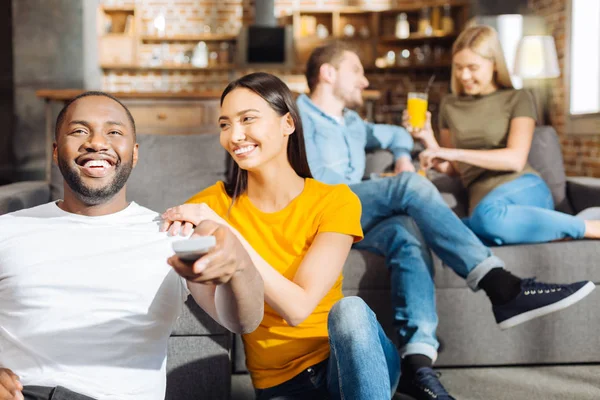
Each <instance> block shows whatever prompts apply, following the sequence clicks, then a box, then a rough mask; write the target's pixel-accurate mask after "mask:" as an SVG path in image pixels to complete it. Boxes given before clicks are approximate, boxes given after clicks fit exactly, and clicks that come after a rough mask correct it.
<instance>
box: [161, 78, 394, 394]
mask: <svg viewBox="0 0 600 400" xmlns="http://www.w3.org/2000/svg"><path fill="white" fill-rule="evenodd" d="M219 125H220V127H221V145H222V146H223V147H224V148H225V150H227V152H228V153H229V155H230V156H231V159H230V161H233V162H231V163H230V168H229V172H228V175H227V179H226V181H225V182H218V183H217V184H216V185H213V186H211V187H209V188H207V189H205V190H203V191H202V192H200V193H198V194H196V195H195V196H193V197H192V198H191V199H190V200H189V201H188V202H187V203H188V204H185V205H182V206H179V207H175V208H173V209H169V210H167V212H165V214H164V215H163V218H165V220H167V221H168V222H167V223H171V222H172V225H171V227H170V233H171V234H174V233H176V232H179V230H180V229H181V227H182V224H183V229H182V231H183V232H184V233H187V231H189V230H190V229H191V227H192V226H193V225H196V224H198V223H199V222H200V221H202V220H204V219H211V220H215V221H217V222H219V223H222V224H226V225H228V226H229V227H230V228H231V229H232V230H233V231H234V232H235V233H236V234H237V236H238V237H239V238H240V240H241V241H242V243H243V244H244V246H245V247H246V250H247V251H248V252H249V254H250V257H251V258H252V261H253V262H254V264H255V265H256V268H257V269H258V270H259V272H260V273H261V275H262V278H263V281H264V285H265V303H266V304H265V313H264V318H263V320H262V322H261V324H260V326H259V327H258V328H257V329H256V330H255V331H254V332H249V333H247V334H245V335H243V340H244V345H245V346H244V347H245V351H246V360H247V366H248V370H249V371H250V373H251V375H252V382H253V384H254V387H255V389H256V393H257V398H258V399H261V400H262V399H272V398H278V399H283V398H285V399H309V398H310V399H313V398H333V399H339V398H347V399H369V400H371V399H389V398H391V396H392V394H393V393H394V391H395V388H396V385H397V383H398V379H399V373H400V360H399V356H398V353H397V350H396V348H395V346H394V345H393V343H392V342H391V341H390V340H389V339H388V338H387V337H386V336H385V334H384V332H383V330H382V328H381V326H380V325H379V323H378V322H377V319H376V317H375V315H374V313H373V312H372V311H371V310H370V309H369V307H368V306H367V305H366V304H365V303H364V301H362V300H361V299H360V298H358V297H346V298H343V295H342V268H343V266H344V262H345V261H346V258H347V257H348V253H349V251H350V248H351V246H352V243H353V242H356V241H358V240H360V239H361V238H362V236H363V234H362V230H361V226H360V214H361V206H360V202H359V200H358V198H357V197H356V195H354V194H353V193H352V191H351V190H350V189H349V188H348V187H347V186H346V185H327V184H324V183H320V182H318V181H315V180H314V179H312V177H311V173H310V170H309V167H308V162H307V159H306V154H305V150H304V137H303V133H302V124H301V121H300V117H299V114H298V110H297V108H296V105H295V102H294V101H293V98H292V95H291V92H290V91H289V89H288V88H287V86H286V85H285V84H284V83H283V82H282V81H281V80H280V79H278V78H277V77H275V76H273V75H270V74H266V73H255V74H250V75H247V76H244V77H242V78H240V79H238V80H237V81H234V82H232V83H231V84H229V86H227V88H226V89H225V91H224V92H223V94H222V96H221V116H220V118H219Z"/></svg>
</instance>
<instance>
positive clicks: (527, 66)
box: [514, 36, 560, 79]
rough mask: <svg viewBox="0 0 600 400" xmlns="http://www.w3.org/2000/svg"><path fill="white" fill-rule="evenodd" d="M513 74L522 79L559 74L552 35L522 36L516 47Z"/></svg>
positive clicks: (549, 76) (550, 76)
mask: <svg viewBox="0 0 600 400" xmlns="http://www.w3.org/2000/svg"><path fill="white" fill-rule="evenodd" d="M514 74H515V75H517V76H519V77H520V78H523V79H544V78H556V77H558V76H560V69H559V68H558V57H556V46H555V45H554V38H553V37H552V36H523V37H522V38H521V40H520V41H519V45H518V47H517V55H516V57H515V69H514Z"/></svg>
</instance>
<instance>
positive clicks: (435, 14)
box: [431, 6, 442, 32]
mask: <svg viewBox="0 0 600 400" xmlns="http://www.w3.org/2000/svg"><path fill="white" fill-rule="evenodd" d="M441 16H442V11H441V7H439V6H435V7H433V10H432V11H431V29H432V30H433V31H434V32H435V31H439V30H440V29H441V28H442V21H441Z"/></svg>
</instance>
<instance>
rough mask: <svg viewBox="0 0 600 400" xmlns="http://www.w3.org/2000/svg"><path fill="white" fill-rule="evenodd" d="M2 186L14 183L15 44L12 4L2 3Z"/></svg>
mask: <svg viewBox="0 0 600 400" xmlns="http://www.w3.org/2000/svg"><path fill="white" fill-rule="evenodd" d="M0 54H2V57H0V185H2V184H5V183H8V182H10V181H12V176H13V164H14V157H13V151H12V131H13V114H14V97H13V43H12V12H11V2H10V1H1V2H0Z"/></svg>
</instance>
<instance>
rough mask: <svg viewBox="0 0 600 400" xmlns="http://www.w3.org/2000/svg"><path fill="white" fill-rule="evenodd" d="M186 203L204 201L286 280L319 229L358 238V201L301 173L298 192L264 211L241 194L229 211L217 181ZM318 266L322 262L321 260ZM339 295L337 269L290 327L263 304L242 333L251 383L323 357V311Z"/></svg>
mask: <svg viewBox="0 0 600 400" xmlns="http://www.w3.org/2000/svg"><path fill="white" fill-rule="evenodd" d="M187 202H188V203H206V204H207V205H208V206H209V207H211V208H212V209H213V210H214V211H215V212H216V213H217V214H219V215H220V216H221V217H222V218H224V219H225V220H226V221H227V222H228V223H229V224H231V226H232V227H234V228H235V229H237V230H238V231H239V232H240V233H241V234H242V235H243V236H244V238H246V240H247V241H248V242H249V243H250V245H251V246H252V247H253V248H254V249H255V250H256V251H257V252H258V253H259V254H260V255H261V256H262V257H263V258H264V259H265V261H266V262H268V263H269V264H270V265H271V266H272V267H273V268H275V269H276V270H277V271H278V272H279V273H280V274H282V275H283V276H284V277H286V278H287V279H289V280H293V279H294V276H295V275H296V271H297V270H298V267H299V265H300V263H301V262H302V260H303V258H304V256H305V254H306V252H307V251H308V249H309V248H310V246H311V244H312V242H313V240H314V239H315V237H316V235H317V234H318V233H319V232H338V233H343V234H347V235H351V236H354V238H355V241H358V240H360V239H362V237H363V234H362V228H361V226H360V213H361V205H360V201H359V200H358V197H357V196H356V195H355V194H354V193H353V192H352V191H351V190H350V188H348V186H346V185H333V186H332V185H327V184H324V183H321V182H318V181H315V180H314V179H309V178H307V179H305V183H304V189H303V191H302V193H300V195H298V196H297V197H296V198H295V199H294V200H292V201H291V202H290V204H288V205H287V206H286V207H285V208H284V209H282V210H280V211H277V212H274V213H265V212H262V211H261V210H259V209H258V208H256V207H255V206H254V205H253V204H252V202H251V201H250V200H249V199H248V196H247V195H246V194H243V195H241V196H240V197H238V199H237V200H236V202H235V204H234V206H233V207H232V208H231V210H230V212H229V213H228V211H229V206H230V204H231V198H230V197H229V196H228V195H227V194H226V193H225V187H224V185H223V182H218V183H216V184H215V185H213V186H211V187H209V188H207V189H205V190H203V191H202V192H200V193H198V194H196V195H195V196H193V197H192V198H191V199H189V200H188V201H187ZM323 268H327V265H326V264H324V265H323ZM342 297H343V295H342V275H341V274H340V276H339V278H338V279H337V281H336V282H335V284H334V285H333V287H332V288H331V290H330V291H329V292H328V293H327V294H326V295H325V297H324V298H323V299H322V300H321V302H320V303H319V304H318V305H317V307H316V308H315V310H314V311H313V313H312V314H311V315H310V316H309V317H308V318H307V319H306V320H305V321H304V322H302V323H301V324H300V325H298V326H296V327H292V326H290V325H288V324H287V322H285V320H284V319H283V318H282V317H281V316H280V315H279V314H277V312H275V310H273V308H271V307H269V306H268V305H267V304H265V315H264V318H263V320H262V322H261V324H260V326H259V327H258V328H257V329H256V330H255V331H254V332H252V333H249V334H247V335H244V336H243V339H244V347H245V350H246V364H247V366H248V370H249V371H250V373H251V375H252V382H253V384H254V387H256V388H258V389H264V388H269V387H272V386H275V385H278V384H280V383H282V382H285V381H287V380H289V379H291V378H293V377H294V376H296V375H298V374H299V373H300V372H302V371H303V370H304V369H306V368H308V367H310V366H311V365H314V364H317V363H319V362H321V361H323V360H325V359H326V358H327V357H329V341H328V335H327V316H328V314H329V310H330V309H331V307H333V305H334V304H335V303H336V302H337V301H338V300H340V299H341V298H342Z"/></svg>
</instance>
